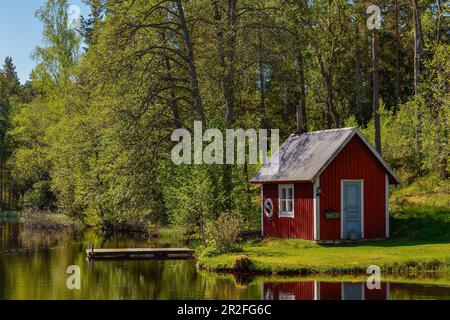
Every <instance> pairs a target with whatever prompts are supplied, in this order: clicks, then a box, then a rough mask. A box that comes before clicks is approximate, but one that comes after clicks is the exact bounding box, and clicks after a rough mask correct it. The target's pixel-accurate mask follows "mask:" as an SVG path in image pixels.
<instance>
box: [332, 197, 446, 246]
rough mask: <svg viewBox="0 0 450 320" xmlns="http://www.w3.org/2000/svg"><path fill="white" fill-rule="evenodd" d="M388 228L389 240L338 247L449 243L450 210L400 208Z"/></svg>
mask: <svg viewBox="0 0 450 320" xmlns="http://www.w3.org/2000/svg"><path fill="white" fill-rule="evenodd" d="M390 227H391V238H390V239H389V240H373V241H362V242H357V243H345V244H340V246H358V247H369V246H376V247H400V246H415V245H421V244H440V243H442V244H443V243H450V208H449V209H447V208H436V207H432V206H424V205H420V206H419V205H410V206H406V207H402V208H401V209H400V210H398V211H397V212H396V213H394V214H393V215H391V218H390ZM324 246H329V245H324Z"/></svg>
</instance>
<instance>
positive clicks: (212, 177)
mask: <svg viewBox="0 0 450 320" xmlns="http://www.w3.org/2000/svg"><path fill="white" fill-rule="evenodd" d="M86 2H87V4H88V5H89V6H90V8H91V14H90V15H89V16H88V17H84V18H83V19H82V25H81V27H80V28H78V29H77V30H70V29H68V28H67V23H66V22H67V13H66V12H67V10H66V9H67V7H68V3H67V1H65V0H48V1H47V2H46V4H45V5H44V6H43V7H42V8H41V9H40V10H39V11H38V12H37V13H36V16H37V18H38V19H40V20H41V22H42V23H43V25H44V33H43V37H44V40H45V41H44V43H45V44H46V45H45V46H44V47H39V48H36V50H35V52H34V54H33V57H34V58H35V60H36V62H37V66H36V68H35V69H34V70H33V72H32V74H31V79H32V81H31V82H30V83H27V84H25V85H23V86H20V85H19V83H18V81H17V76H15V73H14V67H13V66H12V64H11V60H10V59H8V60H7V61H6V64H5V67H4V68H3V71H2V73H1V77H0V104H1V107H2V122H1V139H2V141H1V146H2V152H1V159H2V160H1V161H2V162H1V166H2V174H3V175H7V178H3V179H2V180H1V181H2V188H7V189H8V190H9V192H12V194H13V195H14V197H15V198H16V199H19V198H20V201H21V204H22V205H25V206H37V207H39V208H50V209H52V210H58V211H61V212H64V213H66V214H69V215H71V216H74V217H77V218H80V219H82V220H83V221H84V223H86V224H87V225H92V226H100V227H103V228H108V226H110V225H112V224H115V225H120V224H122V225H123V224H132V225H140V224H141V223H148V222H151V223H162V224H168V223H172V224H175V225H183V226H191V227H198V228H200V229H201V230H203V227H204V225H205V224H206V223H207V222H208V221H210V220H214V219H216V218H217V217H218V216H219V215H220V214H221V213H224V212H227V213H230V214H232V215H235V216H238V217H241V218H242V219H243V220H244V221H245V222H246V223H247V224H248V225H249V226H253V227H255V226H256V225H257V223H258V211H259V209H258V208H259V205H258V203H257V200H256V196H257V194H258V192H256V191H255V190H254V189H253V188H252V187H251V186H250V185H249V184H248V180H249V178H250V177H251V176H252V174H253V173H254V172H255V170H256V169H257V168H256V166H252V165H192V166H188V165H181V166H176V165H174V164H172V162H171V161H170V151H171V148H172V146H173V142H171V141H170V136H171V133H172V131H173V130H174V129H176V128H189V129H191V128H192V126H193V121H194V120H198V121H202V122H203V125H204V126H205V128H207V127H209V128H219V129H225V128H244V129H245V128H255V129H257V128H279V129H280V132H281V140H283V139H284V138H285V137H286V136H287V135H289V134H291V133H293V132H304V131H313V130H320V129H326V128H336V127H344V126H359V127H360V128H361V130H363V132H364V134H366V135H367V136H368V137H369V138H370V139H371V141H372V142H373V143H374V145H375V146H376V147H377V148H378V149H379V150H380V151H381V152H382V153H383V156H384V157H385V158H386V159H387V160H388V161H390V162H391V163H392V164H393V165H394V166H395V168H396V170H397V171H398V173H399V174H400V175H401V177H402V178H403V179H404V181H408V179H410V178H411V177H414V176H416V175H422V174H425V173H428V172H433V173H435V174H436V175H440V177H441V178H443V179H445V178H447V176H448V170H449V164H448V157H449V142H448V130H449V128H448V125H449V119H450V118H449V109H450V108H449V104H450V102H449V100H450V99H449V91H450V90H449V79H450V74H449V73H450V67H449V61H450V59H449V58H450V51H449V34H448V32H449V31H448V30H449V28H448V27H449V25H448V19H446V17H448V3H447V2H446V1H440V0H438V1H425V0H424V1H422V0H411V1H409V0H408V1H344V0H337V1H330V0H318V1H307V0H228V1H220V0H195V1H194V0H191V1H181V0H173V1H169V0H160V1H153V0H133V1H132V0H129V1H126V0H108V1H105V0H103V1H102V0H89V1H86ZM372 4H377V5H379V7H380V8H381V26H380V29H374V30H370V29H369V28H368V26H367V20H368V18H369V17H370V14H368V13H366V11H367V8H368V7H369V6H370V5H372ZM5 181H8V183H7V184H6V185H7V187H3V182H5ZM4 193H6V194H8V191H4ZM14 197H13V198H14ZM4 199H5V198H4Z"/></svg>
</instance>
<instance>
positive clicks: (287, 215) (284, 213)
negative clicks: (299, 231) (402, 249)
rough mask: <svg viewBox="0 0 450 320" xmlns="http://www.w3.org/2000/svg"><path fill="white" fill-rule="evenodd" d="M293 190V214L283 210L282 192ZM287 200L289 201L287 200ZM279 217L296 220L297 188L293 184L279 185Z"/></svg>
mask: <svg viewBox="0 0 450 320" xmlns="http://www.w3.org/2000/svg"><path fill="white" fill-rule="evenodd" d="M289 188H290V189H292V212H290V211H282V210H281V200H282V198H281V194H282V192H281V190H282V189H289ZM285 200H287V199H285ZM278 216H279V217H280V218H294V217H295V188H294V185H293V184H279V185H278Z"/></svg>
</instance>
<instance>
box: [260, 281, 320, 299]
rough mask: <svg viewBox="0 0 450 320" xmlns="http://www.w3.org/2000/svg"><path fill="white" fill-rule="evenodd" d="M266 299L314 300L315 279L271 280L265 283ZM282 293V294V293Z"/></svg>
mask: <svg viewBox="0 0 450 320" xmlns="http://www.w3.org/2000/svg"><path fill="white" fill-rule="evenodd" d="M263 288H264V289H263V290H264V299H266V300H272V299H273V300H281V299H283V298H287V297H289V298H292V299H293V300H314V281H299V282H270V283H264V284H263ZM280 293H281V294H280Z"/></svg>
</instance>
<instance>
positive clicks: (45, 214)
mask: <svg viewBox="0 0 450 320" xmlns="http://www.w3.org/2000/svg"><path fill="white" fill-rule="evenodd" d="M21 220H22V222H23V224H24V227H25V228H26V229H32V230H63V229H68V228H75V227H79V226H80V223H79V222H78V221H75V220H73V219H71V218H70V217H68V216H67V215H64V214H59V213H53V212H50V211H40V210H37V209H32V208H27V209H25V210H24V211H23V213H22V215H21Z"/></svg>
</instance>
